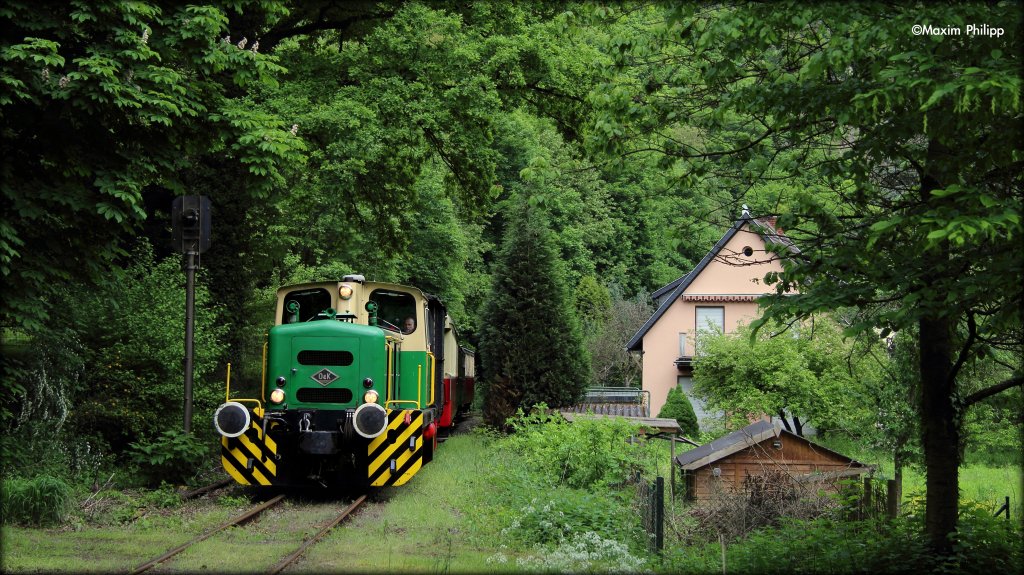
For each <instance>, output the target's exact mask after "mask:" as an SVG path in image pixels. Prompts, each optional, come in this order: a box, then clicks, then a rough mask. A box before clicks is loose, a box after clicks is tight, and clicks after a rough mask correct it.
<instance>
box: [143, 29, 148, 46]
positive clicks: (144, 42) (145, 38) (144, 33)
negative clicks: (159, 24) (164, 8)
mask: <svg viewBox="0 0 1024 575" xmlns="http://www.w3.org/2000/svg"><path fill="white" fill-rule="evenodd" d="M142 43H143V44H148V43H149V28H146V29H145V30H143V31H142Z"/></svg>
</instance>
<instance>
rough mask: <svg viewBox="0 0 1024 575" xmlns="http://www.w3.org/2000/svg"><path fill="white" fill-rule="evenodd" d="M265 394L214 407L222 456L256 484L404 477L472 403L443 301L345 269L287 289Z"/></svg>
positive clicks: (461, 350)
mask: <svg viewBox="0 0 1024 575" xmlns="http://www.w3.org/2000/svg"><path fill="white" fill-rule="evenodd" d="M263 358H264V359H263V376H262V384H261V394H260V397H258V398H232V397H231V376H230V369H229V373H228V383H227V392H226V396H225V399H226V401H225V403H224V404H222V405H221V406H220V407H219V408H218V409H217V410H216V412H215V414H214V418H213V419H214V427H215V428H216V429H217V431H218V432H219V433H220V434H221V436H222V438H221V461H222V463H223V466H224V469H225V470H226V471H227V472H228V473H229V474H230V475H231V477H233V478H234V479H235V480H236V481H237V482H238V483H241V484H245V485H254V486H310V485H320V486H325V487H333V486H352V487H361V486H362V487H366V486H369V487H383V486H388V485H402V484H403V483H405V482H407V481H408V480H409V479H410V478H412V476H414V475H415V474H416V472H417V471H419V469H420V468H421V467H422V466H423V465H424V464H426V463H428V462H429V461H430V460H431V459H432V458H433V454H434V450H435V449H436V448H437V445H438V443H437V439H438V434H439V433H445V432H447V431H448V430H450V428H451V427H453V426H454V425H455V423H456V422H457V420H458V418H459V417H460V416H461V415H462V414H464V413H465V412H466V410H468V408H469V406H470V404H471V403H472V401H473V390H474V356H473V353H472V352H471V351H469V350H468V349H466V347H464V346H463V345H460V343H459V340H458V332H457V330H456V328H455V325H454V324H453V323H452V321H451V318H450V317H449V316H448V314H447V312H446V310H445V307H444V304H443V303H442V302H441V301H440V300H439V299H438V298H436V297H434V296H431V295H429V294H426V293H423V292H422V291H420V290H418V289H416V288H413V287H408V286H402V285H398V284H391V283H380V282H369V281H366V280H365V279H364V278H363V276H359V275H349V276H345V277H344V278H343V279H342V281H340V282H320V283H309V284H300V285H292V286H285V287H282V288H281V289H279V290H278V292H277V312H276V315H275V325H274V327H272V328H271V329H270V332H269V334H268V337H267V342H266V345H265V346H264V354H263Z"/></svg>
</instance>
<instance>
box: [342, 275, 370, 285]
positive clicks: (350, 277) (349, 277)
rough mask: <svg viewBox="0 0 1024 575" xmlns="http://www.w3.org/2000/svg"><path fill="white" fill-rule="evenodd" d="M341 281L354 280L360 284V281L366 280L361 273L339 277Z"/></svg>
mask: <svg viewBox="0 0 1024 575" xmlns="http://www.w3.org/2000/svg"><path fill="white" fill-rule="evenodd" d="M341 281H343V282H356V283H360V284H361V283H363V282H365V281H366V278H365V277H363V275H362V274H348V275H347V276H345V277H343V278H341Z"/></svg>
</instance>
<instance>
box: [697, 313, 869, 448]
mask: <svg viewBox="0 0 1024 575" xmlns="http://www.w3.org/2000/svg"><path fill="white" fill-rule="evenodd" d="M773 326H774V327H773V328H765V329H762V330H760V331H758V332H757V333H756V334H755V333H753V330H752V329H751V328H750V327H749V326H741V327H740V328H739V329H737V331H736V333H731V334H718V333H714V334H712V333H708V334H705V335H702V336H701V342H700V349H701V353H700V356H699V357H698V358H697V360H696V364H695V365H694V369H693V383H694V392H695V393H696V394H697V395H698V396H700V397H701V398H702V399H704V400H705V401H706V402H707V405H708V406H709V407H711V408H713V409H715V410H720V411H723V412H726V413H728V414H731V415H730V416H731V417H732V418H733V420H734V421H733V423H737V424H740V425H745V424H746V421H747V419H746V417H747V415H748V414H758V413H766V414H771V415H777V416H778V417H779V418H780V420H781V421H782V422H783V423H784V425H785V426H786V427H787V428H789V426H790V423H789V420H792V422H793V428H792V429H790V431H793V432H794V433H796V434H798V435H802V434H803V425H805V424H807V423H809V422H813V424H814V426H815V427H816V428H817V429H818V430H819V431H822V432H827V431H830V430H834V429H846V428H850V427H853V424H854V422H857V423H860V422H862V421H863V420H864V418H865V417H866V415H867V410H868V407H869V406H868V405H867V404H866V402H865V399H866V398H865V385H866V382H867V381H873V380H874V379H875V378H876V374H875V373H874V372H875V371H876V370H877V364H876V363H875V362H873V361H871V362H868V361H864V360H863V358H862V357H858V356H856V354H854V353H853V345H852V342H844V341H843V340H842V335H841V330H840V328H839V326H838V325H836V324H835V322H833V321H831V320H829V319H828V318H827V317H822V316H818V317H816V318H815V321H814V323H813V325H812V324H810V323H808V324H807V325H804V326H799V327H798V326H793V327H790V328H789V329H783V328H782V327H781V326H779V325H777V324H773ZM773 332H774V333H773Z"/></svg>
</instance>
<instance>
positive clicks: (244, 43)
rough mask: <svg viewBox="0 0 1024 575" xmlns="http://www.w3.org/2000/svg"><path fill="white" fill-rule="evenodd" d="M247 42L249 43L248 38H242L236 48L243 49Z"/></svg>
mask: <svg viewBox="0 0 1024 575" xmlns="http://www.w3.org/2000/svg"><path fill="white" fill-rule="evenodd" d="M248 43H249V39H248V38H242V39H241V40H239V42H238V49H239V50H245V45H246V44H248Z"/></svg>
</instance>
